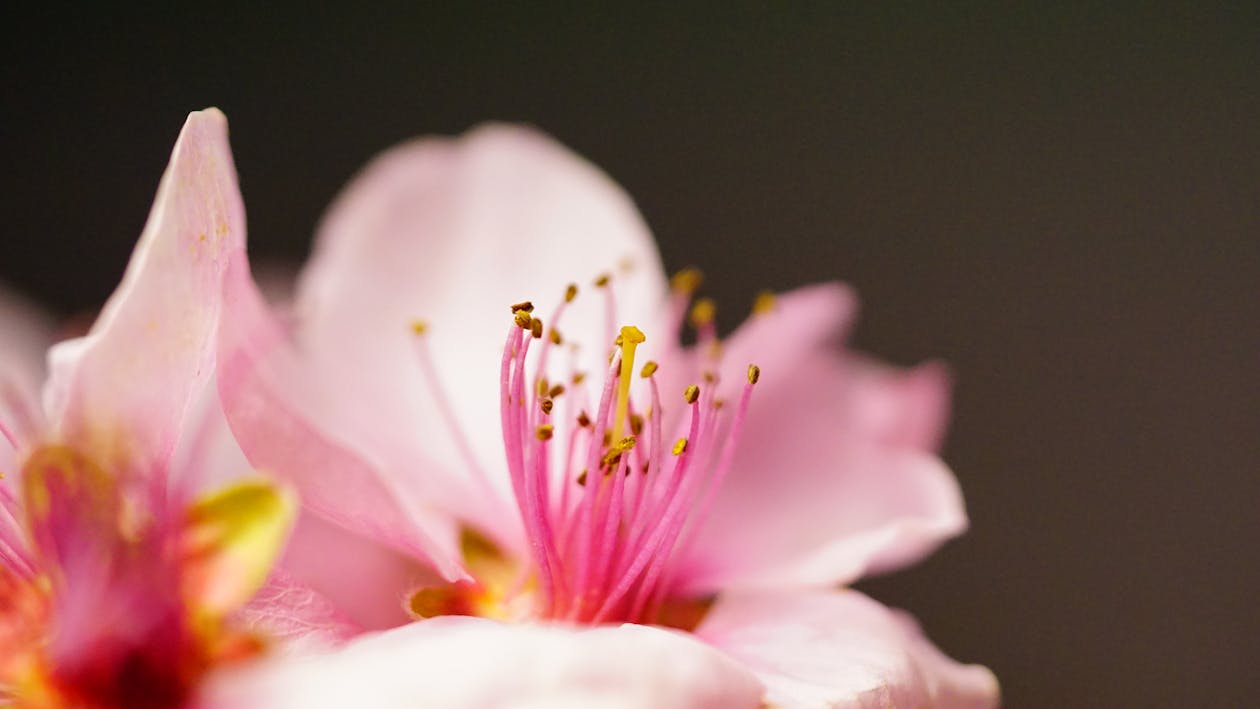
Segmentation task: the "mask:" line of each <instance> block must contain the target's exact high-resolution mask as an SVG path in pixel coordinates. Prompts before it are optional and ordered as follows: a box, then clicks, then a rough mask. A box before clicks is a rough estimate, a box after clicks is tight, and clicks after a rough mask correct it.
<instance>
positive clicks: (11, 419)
mask: <svg viewBox="0 0 1260 709" xmlns="http://www.w3.org/2000/svg"><path fill="white" fill-rule="evenodd" d="M52 342H53V324H52V321H51V319H50V318H49V317H48V316H47V315H46V314H45V313H43V312H41V311H40V310H39V308H38V307H37V306H35V305H34V304H33V303H31V302H29V301H28V300H26V299H25V298H23V297H21V296H20V295H18V294H17V293H13V292H12V291H10V290H9V289H8V288H5V287H4V286H3V285H0V427H3V428H4V430H6V431H8V432H9V434H11V435H12V436H13V437H14V439H15V441H14V442H15V443H17V444H18V445H19V446H25V445H28V444H30V443H31V442H33V439H34V437H35V435H36V434H37V433H38V432H39V429H41V428H42V426H43V411H42V410H41V409H40V406H39V388H40V386H41V385H42V384H43V382H44V359H45V355H46V353H47V351H48V346H49V345H51V344H52ZM17 467H18V466H17V451H16V450H14V448H13V446H12V445H10V443H9V442H8V441H7V440H5V439H4V438H0V473H3V474H4V475H6V476H8V475H12V474H14V473H16V472H17ZM10 482H12V481H10ZM4 484H5V482H3V481H0V485H4ZM17 487H18V486H17V485H14V488H13V489H14V490H16V489H17Z"/></svg>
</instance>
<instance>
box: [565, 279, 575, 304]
mask: <svg viewBox="0 0 1260 709" xmlns="http://www.w3.org/2000/svg"><path fill="white" fill-rule="evenodd" d="M576 297H577V284H576V283H570V284H569V285H568V286H567V287H566V288H565V289H564V302H566V303H572V302H573V299H574V298H576Z"/></svg>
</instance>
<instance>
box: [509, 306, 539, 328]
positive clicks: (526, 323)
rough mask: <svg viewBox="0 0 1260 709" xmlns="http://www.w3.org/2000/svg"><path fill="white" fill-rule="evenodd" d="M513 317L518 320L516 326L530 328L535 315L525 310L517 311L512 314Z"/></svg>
mask: <svg viewBox="0 0 1260 709" xmlns="http://www.w3.org/2000/svg"><path fill="white" fill-rule="evenodd" d="M512 319H513V320H515V321H516V326H517V327H519V328H520V329H522V330H528V329H530V323H532V322H533V321H534V318H533V316H532V315H530V314H529V312H528V311H525V310H518V311H516V314H515V315H513V316H512Z"/></svg>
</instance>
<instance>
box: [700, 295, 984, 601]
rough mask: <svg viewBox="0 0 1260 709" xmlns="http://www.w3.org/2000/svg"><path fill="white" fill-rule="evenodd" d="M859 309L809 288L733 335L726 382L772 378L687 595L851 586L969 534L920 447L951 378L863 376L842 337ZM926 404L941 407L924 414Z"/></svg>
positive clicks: (946, 474) (944, 479)
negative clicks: (751, 375) (839, 345)
mask: <svg viewBox="0 0 1260 709" xmlns="http://www.w3.org/2000/svg"><path fill="white" fill-rule="evenodd" d="M853 308H854V302H853V299H852V296H851V294H850V293H849V292H848V291H847V290H846V289H844V288H842V287H840V286H837V285H834V284H826V285H821V286H812V287H809V288H802V289H800V290H797V291H794V292H792V293H789V294H786V295H783V296H781V297H779V298H778V301H777V305H776V307H775V310H774V311H773V312H771V313H768V314H761V315H755V316H754V317H753V318H751V319H750V320H749V321H748V322H747V323H745V325H744V326H743V327H741V328H740V329H739V330H738V331H737V332H736V333H735V334H734V335H733V336H732V337H731V338H730V341H729V343H728V345H727V348H726V354H725V355H724V364H723V374H722V381H723V382H725V383H729V382H732V381H733V382H737V383H742V381H743V368H744V367H746V366H747V365H748V363H750V362H755V363H757V364H758V365H760V366H761V377H760V380H759V382H758V384H757V390H756V391H755V392H754V393H753V398H752V405H751V408H750V409H749V414H748V419H747V422H746V424H745V428H744V431H743V434H742V437H741V439H740V441H739V443H738V448H737V449H736V451H735V455H734V458H733V463H732V467H731V470H730V473H729V474H728V476H727V478H726V479H725V480H724V481H723V485H722V487H721V488H720V489H719V490H718V492H717V494H716V496H715V499H714V505H713V509H712V515H711V516H710V518H709V519H708V521H707V523H706V525H705V526H704V528H703V529H702V530H700V533H699V534H698V536H697V537H696V540H695V542H694V544H692V545H691V546H690V547H689V554H688V556H687V557H686V559H687V560H686V561H685V562H684V563H683V564H681V567H680V568H681V569H682V570H683V571H682V575H681V576H680V579H681V581H682V583H683V584H684V585H685V586H686V587H687V589H688V590H691V591H694V592H701V591H710V590H716V589H720V588H723V587H727V586H732V585H754V586H755V585H767V584H776V585H780V586H782V585H785V584H787V585H831V584H836V583H847V582H849V581H852V580H854V579H856V578H857V577H859V576H861V575H862V574H864V573H869V572H873V571H878V570H883V569H888V568H893V567H895V566H899V565H902V564H907V563H911V562H913V561H915V560H917V559H919V558H921V557H923V556H924V555H926V554H928V553H930V552H931V551H932V550H933V549H935V548H936V546H938V545H939V544H940V543H941V542H942V541H943V540H944V539H946V538H949V537H951V536H954V535H956V534H959V533H960V532H962V531H963V530H964V529H965V528H966V524H967V520H966V515H965V512H964V510H963V504H962V496H961V493H960V492H959V490H958V486H957V482H956V481H955V480H954V478H953V475H952V474H951V473H950V471H949V470H948V469H947V468H945V467H944V466H943V465H942V464H941V463H940V462H939V461H938V460H936V459H935V458H933V457H932V456H930V455H928V454H925V453H921V452H918V451H917V450H916V449H915V447H914V446H913V445H910V444H922V443H926V442H927V441H928V439H930V438H933V437H934V436H935V435H936V433H937V431H935V430H931V429H933V427H936V426H939V424H937V423H934V422H937V421H940V420H943V413H942V412H941V410H940V409H941V407H943V403H941V402H943V401H944V398H945V395H944V392H943V389H942V387H943V386H944V380H943V378H940V377H938V376H937V373H936V372H934V371H930V370H924V371H912V372H910V373H909V374H900V375H895V374H892V373H891V371H892V370H890V369H887V368H881V369H878V370H876V369H875V368H874V365H863V366H862V367H860V368H856V369H855V367H854V366H853V362H854V360H853V359H852V357H851V356H847V355H843V354H841V353H839V352H837V351H836V343H835V341H834V339H833V335H834V334H835V333H837V332H839V331H842V330H844V329H846V328H847V325H848V323H849V322H851V320H852V313H853ZM727 386H730V385H729V384H727ZM936 390H940V391H936ZM925 392H926V393H925ZM924 404H926V405H928V406H933V407H936V408H935V409H933V410H932V411H929V412H919V411H918V410H917V408H916V407H917V406H919V405H924ZM937 430H939V429H937Z"/></svg>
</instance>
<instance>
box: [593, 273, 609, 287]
mask: <svg viewBox="0 0 1260 709" xmlns="http://www.w3.org/2000/svg"><path fill="white" fill-rule="evenodd" d="M610 280H612V274H608V273H601V274H599V276H597V277H596V278H595V287H596V288H603V287H604V286H606V285H608V282H609V281H610Z"/></svg>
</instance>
